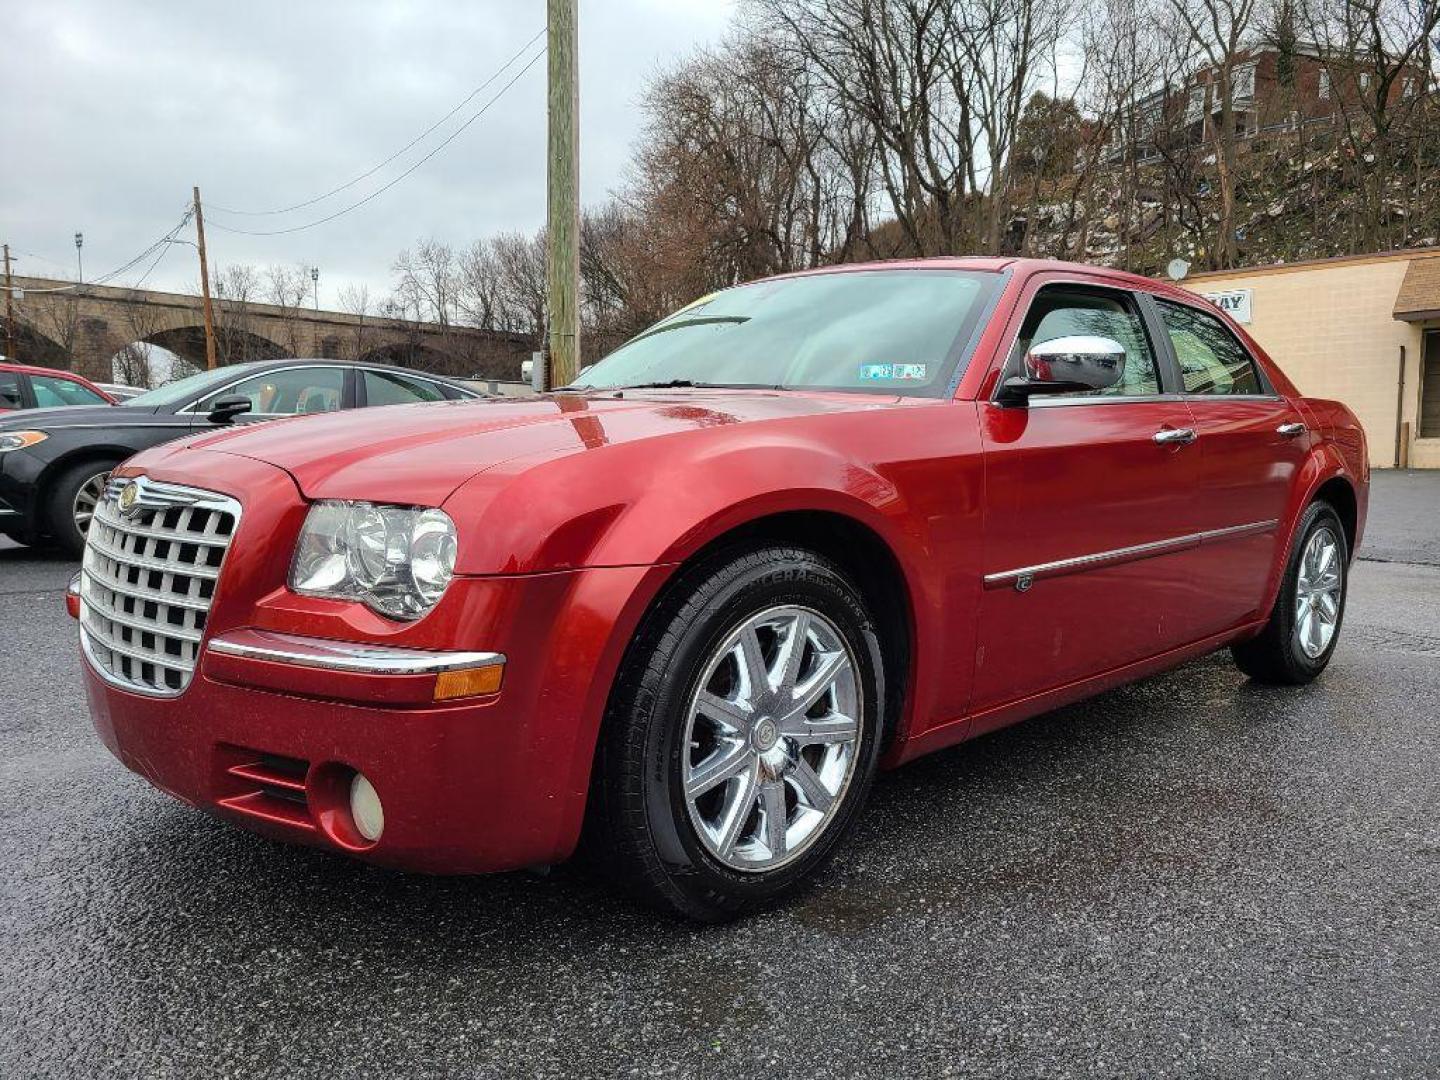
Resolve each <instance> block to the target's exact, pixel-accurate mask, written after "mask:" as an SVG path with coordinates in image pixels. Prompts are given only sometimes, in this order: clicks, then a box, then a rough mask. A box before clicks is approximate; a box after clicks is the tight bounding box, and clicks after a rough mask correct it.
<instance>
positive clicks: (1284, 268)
mask: <svg viewBox="0 0 1440 1080" xmlns="http://www.w3.org/2000/svg"><path fill="white" fill-rule="evenodd" d="M1430 259H1440V248H1433V247H1413V248H1401V249H1399V250H1398V251H1376V252H1370V253H1367V254H1364V255H1332V256H1330V257H1328V258H1323V259H1299V260H1297V261H1295V262H1281V263H1263V264H1261V265H1260V266H1237V267H1235V268H1234V269H1232V270H1197V271H1195V272H1194V273H1192V274H1190V275H1189V276H1188V277H1187V278H1186V279H1185V280H1186V282H1190V281H1195V280H1198V279H1210V278H1236V277H1256V276H1259V275H1263V274H1291V273H1295V272H1297V271H1300V270H1323V269H1326V268H1328V267H1331V266H1346V265H1349V266H1355V265H1362V264H1364V263H1382V262H1395V261H1397V260H1409V261H1412V262H1418V261H1426V260H1430Z"/></svg>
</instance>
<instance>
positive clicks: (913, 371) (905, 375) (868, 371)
mask: <svg viewBox="0 0 1440 1080" xmlns="http://www.w3.org/2000/svg"><path fill="white" fill-rule="evenodd" d="M929 372H930V365H929V364H862V365H861V366H860V378H862V379H881V380H886V381H897V382H924V381H925V380H926V379H927V378H928V377H929Z"/></svg>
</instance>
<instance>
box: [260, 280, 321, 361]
mask: <svg viewBox="0 0 1440 1080" xmlns="http://www.w3.org/2000/svg"><path fill="white" fill-rule="evenodd" d="M309 295H310V273H309V271H308V270H307V269H306V268H305V267H303V266H271V267H269V268H267V269H266V271H265V299H266V300H267V301H269V303H271V304H273V305H274V306H275V307H277V308H279V309H280V311H279V315H280V319H281V322H282V324H283V325H284V327H285V338H286V340H285V343H284V344H285V348H286V349H287V350H288V351H289V355H291V356H300V355H301V354H302V353H303V352H304V348H303V345H302V341H303V337H302V332H301V326H302V319H301V312H302V310H303V309H304V307H305V299H306V297H308V296H309Z"/></svg>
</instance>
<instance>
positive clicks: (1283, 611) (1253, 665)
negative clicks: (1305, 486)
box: [1230, 502, 1350, 686]
mask: <svg viewBox="0 0 1440 1080" xmlns="http://www.w3.org/2000/svg"><path fill="white" fill-rule="evenodd" d="M1327 551H1328V552H1329V557H1328V560H1327V559H1326V555H1325V553H1326V552H1327ZM1312 555H1314V557H1315V559H1317V560H1325V561H1326V566H1325V567H1324V568H1323V569H1322V568H1321V567H1320V566H1319V564H1318V562H1317V561H1314V560H1312ZM1349 587H1350V552H1349V548H1348V546H1347V544H1346V540H1345V529H1344V526H1343V525H1342V524H1341V523H1340V516H1339V515H1338V514H1336V513H1335V509H1334V507H1332V506H1331V505H1330V504H1329V503H1327V502H1315V503H1311V504H1310V507H1309V508H1308V509H1307V510H1306V511H1305V513H1304V515H1303V516H1302V517H1301V519H1300V524H1299V526H1298V527H1297V528H1296V530H1295V544H1294V546H1293V547H1292V549H1291V552H1290V558H1289V560H1288V562H1287V563H1286V566H1285V576H1284V578H1283V579H1282V580H1281V582H1280V595H1279V596H1277V597H1276V598H1275V607H1274V609H1273V610H1272V611H1271V612H1270V621H1269V622H1267V623H1266V624H1265V629H1264V630H1262V631H1261V632H1260V634H1259V636H1258V637H1255V638H1252V639H1250V640H1249V641H1243V642H1240V643H1239V644H1237V645H1233V646H1231V648H1230V652H1231V655H1232V656H1234V657H1235V663H1236V664H1237V665H1238V666H1239V668H1240V670H1241V671H1243V672H1244V673H1245V674H1246V675H1248V676H1250V678H1252V679H1254V680H1255V681H1256V682H1259V683H1268V684H1271V685H1275V686H1300V685H1303V684H1304V683H1308V682H1310V681H1311V680H1312V679H1314V678H1315V677H1316V676H1318V675H1319V674H1320V673H1321V672H1322V671H1324V670H1325V667H1326V665H1328V664H1329V663H1330V657H1331V656H1332V655H1333V654H1334V652H1335V645H1336V643H1337V642H1339V640H1340V625H1341V623H1342V622H1343V621H1344V618H1345V599H1346V596H1347V595H1348V593H1349ZM1307 615H1308V619H1307Z"/></svg>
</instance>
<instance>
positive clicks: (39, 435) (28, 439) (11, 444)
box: [0, 431, 50, 454]
mask: <svg viewBox="0 0 1440 1080" xmlns="http://www.w3.org/2000/svg"><path fill="white" fill-rule="evenodd" d="M49 437H50V436H49V435H48V434H47V433H46V432H43V431H7V432H5V433H4V434H3V435H0V454H8V453H9V452H10V451H11V450H24V449H25V448H26V447H27V446H34V445H35V444H36V443H39V442H44V441H45V440H46V439H48V438H49Z"/></svg>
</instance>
